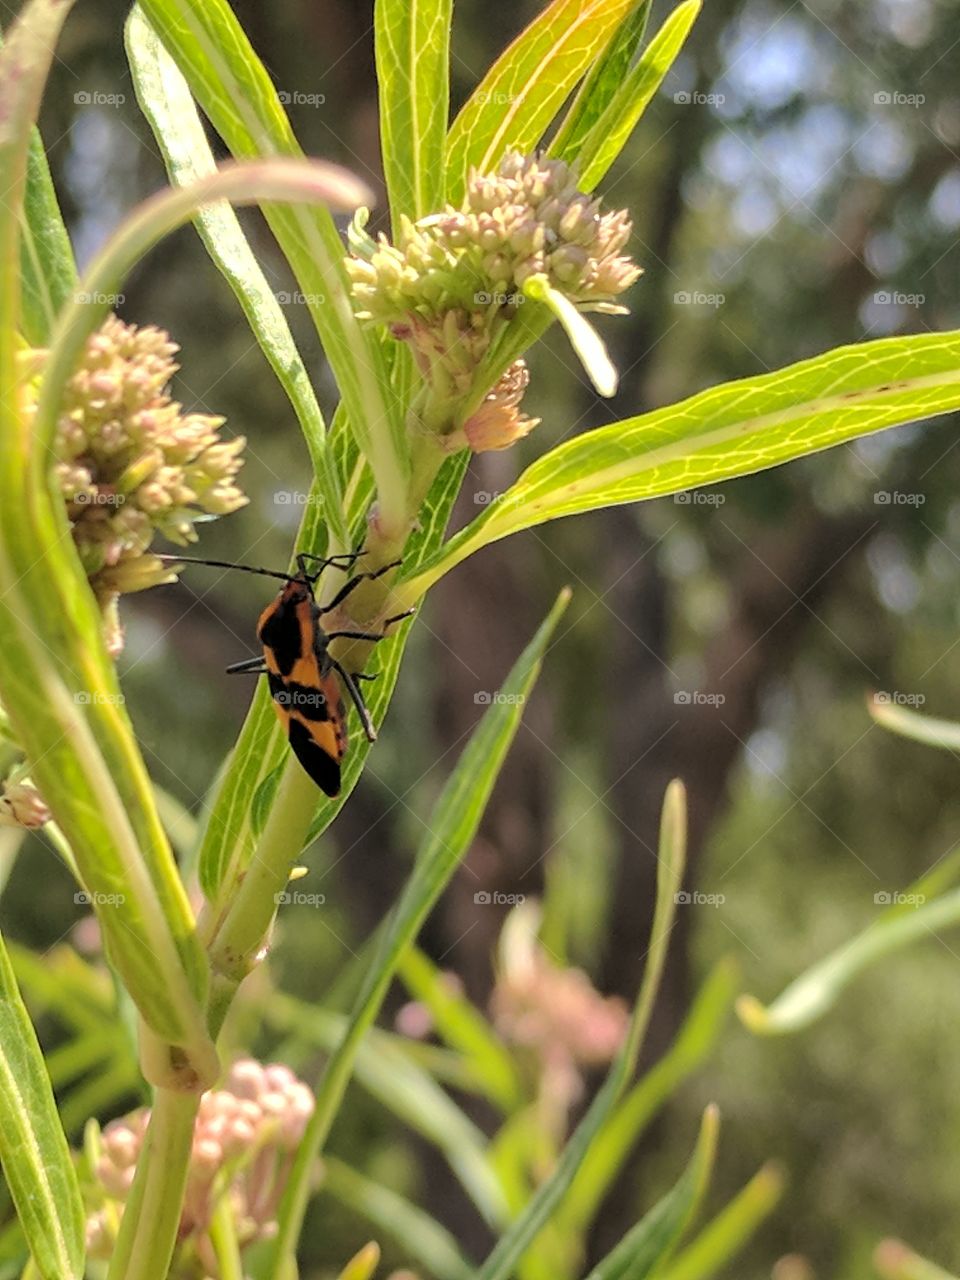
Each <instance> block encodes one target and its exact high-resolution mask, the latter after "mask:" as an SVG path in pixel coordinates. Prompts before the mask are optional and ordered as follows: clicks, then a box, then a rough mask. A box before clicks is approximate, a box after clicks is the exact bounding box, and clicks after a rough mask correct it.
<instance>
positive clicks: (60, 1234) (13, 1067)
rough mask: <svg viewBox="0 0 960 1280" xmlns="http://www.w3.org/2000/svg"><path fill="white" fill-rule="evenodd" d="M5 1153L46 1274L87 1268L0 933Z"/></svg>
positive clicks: (54, 1123) (64, 1159) (63, 1158)
mask: <svg viewBox="0 0 960 1280" xmlns="http://www.w3.org/2000/svg"><path fill="white" fill-rule="evenodd" d="M0 1160H2V1162H3V1173H4V1177H5V1178H6V1181H7V1186H8V1187H9V1188H10V1194H11V1195H12V1197H13V1202H14V1204H15V1205H16V1209H17V1217H18V1218H19V1220H20V1224H21V1226H22V1227H23V1230H24V1234H25V1235H26V1238H27V1242H28V1243H29V1246H30V1251H31V1253H32V1255H33V1260H34V1262H35V1264H36V1266H37V1268H38V1270H39V1272H40V1274H41V1275H42V1276H43V1277H44V1280H70V1278H71V1277H77V1278H79V1277H80V1276H81V1275H82V1274H83V1257H84V1230H85V1219H84V1212H83V1205H82V1203H81V1200H80V1188H79V1186H78V1184H77V1178H76V1174H75V1173H74V1169H73V1162H72V1160H71V1158H70V1151H69V1148H68V1147H67V1140H66V1138H65V1137H64V1133H63V1128H62V1126H61V1124H60V1117H59V1116H58V1115H57V1107H56V1103H55V1101H54V1098H53V1089H52V1088H51V1085H50V1078H49V1076H48V1075H47V1070H46V1067H45V1066H44V1062H43V1054H42V1052H41V1049H40V1045H39V1044H38V1043H37V1036H36V1032H35V1031H34V1029H33V1023H32V1022H31V1021H30V1018H29V1015H28V1014H27V1011H26V1008H25V1007H24V1004H23V1000H22V999H21V997H20V992H19V990H18V988H17V982H16V978H15V977H14V975H13V969H12V967H11V965H10V960H9V958H8V956H7V952H6V948H5V947H4V946H3V943H2V941H0Z"/></svg>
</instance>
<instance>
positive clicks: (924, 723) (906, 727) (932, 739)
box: [867, 693, 960, 751]
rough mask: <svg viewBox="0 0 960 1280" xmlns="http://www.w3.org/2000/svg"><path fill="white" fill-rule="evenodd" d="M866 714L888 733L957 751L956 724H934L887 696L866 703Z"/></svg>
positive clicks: (959, 734)
mask: <svg viewBox="0 0 960 1280" xmlns="http://www.w3.org/2000/svg"><path fill="white" fill-rule="evenodd" d="M867 710H868V711H869V712H870V714H871V716H873V718H874V720H876V722H877V724H879V725H882V726H883V728H884V729H889V730H890V731H891V732H892V733H899V734H900V735H901V736H902V737H904V738H912V739H913V741H914V742H923V743H926V745H927V746H929V747H943V748H944V750H946V751H960V724H958V723H957V721H956V720H938V719H936V718H935V717H934V716H922V715H919V714H918V713H917V712H916V711H910V710H909V709H908V708H907V707H903V706H900V705H899V704H897V703H895V702H892V701H891V700H890V695H889V694H885V693H875V694H874V695H873V697H872V698H871V699H870V700H869V702H868V703H867Z"/></svg>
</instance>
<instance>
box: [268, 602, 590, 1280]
mask: <svg viewBox="0 0 960 1280" xmlns="http://www.w3.org/2000/svg"><path fill="white" fill-rule="evenodd" d="M568 600H569V592H568V591H564V592H563V593H561V595H560V597H559V598H558V600H557V602H556V604H555V605H554V607H553V608H552V609H551V611H550V613H549V614H548V615H547V618H546V619H545V620H544V622H543V623H542V624H541V626H540V628H539V629H538V631H537V633H536V635H535V636H534V637H533V639H532V640H531V641H530V643H529V644H528V645H527V647H526V649H524V651H523V653H522V654H521V655H520V657H519V659H518V660H517V662H516V664H515V665H514V667H513V669H512V671H511V672H510V674H509V676H508V677H507V679H506V681H505V682H504V684H503V691H504V694H505V695H506V696H505V697H504V698H503V699H502V700H501V701H498V702H495V703H493V704H492V705H491V706H490V707H489V708H488V709H487V711H486V712H485V713H484V716H483V718H482V719H481V721H480V723H479V725H478V726H477V728H476V729H475V730H474V733H473V735H472V737H471V739H470V742H469V743H468V745H467V748H466V750H465V751H464V752H463V754H462V756H461V757H460V760H459V761H458V763H457V766H456V768H455V769H454V771H453V773H452V775H451V776H450V778H449V780H448V781H447V784H446V786H445V787H444V789H443V792H442V793H441V795H440V798H439V800H438V801H437V803H436V805H435V806H434V809H433V812H432V814H431V817H430V820H429V823H428V831H429V836H428V838H427V840H426V842H425V844H424V846H423V847H422V848H421V849H420V851H419V854H418V856H417V860H416V863H415V866H414V869H413V872H412V873H411V875H410V878H409V879H408V881H407V883H406V886H405V887H404V890H403V893H402V894H401V897H400V901H399V902H398V903H397V906H396V908H395V909H394V911H393V914H392V916H391V919H390V926H389V930H388V932H387V934H386V936H385V938H384V940H383V943H382V945H381V947H380V948H379V949H378V953H377V955H376V956H375V958H374V962H373V964H372V965H371V967H370V970H369V972H368V974H367V977H366V979H365V981H364V985H363V987H362V988H361V990H360V992H359V994H358V996H357V1000H356V1002H355V1005H354V1008H353V1012H352V1013H351V1016H350V1020H349V1025H348V1028H347V1031H346V1034H345V1035H344V1037H343V1039H342V1040H341V1042H340V1044H339V1045H338V1046H337V1048H336V1050H335V1051H334V1053H333V1054H332V1056H331V1058H330V1060H329V1062H328V1063H327V1067H326V1070H325V1071H324V1074H323V1077H322V1079H321V1081H320V1085H319V1087H318V1089H317V1105H316V1110H315V1111H314V1113H313V1116H312V1117H311V1120H310V1124H309V1127H308V1129H307V1132H306V1134H305V1136H304V1140H303V1142H302V1143H301V1145H300V1149H299V1151H298V1153H297V1159H296V1163H295V1165H294V1169H293V1172H292V1173H291V1176H290V1181H289V1183H288V1186H287V1190H286V1192H285V1193H284V1197H283V1201H282V1203H281V1208H280V1214H279V1224H280V1225H279V1231H278V1235H277V1239H276V1242H275V1245H274V1248H273V1250H272V1258H273V1266H272V1269H270V1270H268V1272H267V1274H268V1275H269V1276H270V1277H271V1280H280V1277H281V1276H282V1274H283V1272H282V1268H283V1266H284V1265H285V1259H286V1258H287V1257H288V1256H291V1255H292V1254H293V1251H294V1248H295V1245H296V1240H297V1236H298V1234H299V1231H300V1225H301V1223H302V1221H303V1214H304V1210H305V1208H306V1203H307V1199H308V1196H309V1192H310V1176H311V1168H312V1166H313V1162H314V1161H315V1159H316V1157H317V1153H318V1152H319V1151H320V1149H321V1147H322V1145H323V1143H324V1142H325V1140H326V1137H327V1134H328V1133H329V1131H330V1127H331V1125H332V1124H333V1121H334V1118H335V1116H336V1113H337V1109H338V1107H339V1105H340V1101H341V1099H342V1097H343V1094H344V1091H345V1090H346V1087H347V1084H348V1083H349V1080H350V1075H351V1073H352V1071H353V1066H354V1061H355V1059H356V1054H357V1050H358V1048H359V1046H360V1044H361V1043H362V1041H363V1037H364V1036H365V1035H366V1033H367V1031H368V1029H369V1028H370V1026H371V1025H372V1023H373V1021H374V1019H375V1018H376V1016H377V1013H378V1012H379V1009H380V1006H381V1004H382V1003H383V999H384V996H385V995H386V993H387V991H388V989H389V987H390V983H391V981H392V980H393V976H394V974H395V972H396V968H397V964H398V962H399V959H400V956H401V955H402V954H403V952H404V951H405V950H406V948H407V947H408V946H410V944H411V943H412V942H413V941H414V939H415V938H416V936H417V934H418V933H419V931H420V929H421V927H422V925H423V922H424V920H425V919H426V917H427V915H428V914H429V912H430V910H431V908H432V907H433V906H434V904H435V903H436V901H437V899H438V898H439V896H440V894H441V893H442V892H443V889H444V888H445V886H446V885H447V883H448V882H449V880H450V877H451V876H452V875H453V873H454V871H455V870H456V868H457V866H458V865H459V863H460V861H461V859H462V858H463V856H464V855H465V853H466V852H467V849H468V848H469V845H470V842H471V840H472V839H473V837H474V835H475V834H476V830H477V827H478V826H479V824H480V819H481V817H482V815H483V811H484V808H485V807H486V804H487V801H488V799H489V797H490V793H491V792H492V790H493V786H494V783H495V782H496V779H497V776H498V774H499V772H500V769H501V767H502V765H503V762H504V759H505V758H506V754H507V751H508V750H509V747H510V744H511V743H512V741H513V739H514V736H515V735H516V732H517V729H518V728H519V727H520V718H521V715H522V710H523V704H524V702H525V701H526V698H527V696H528V695H529V693H530V691H531V689H532V688H533V685H534V683H535V681H536V678H537V675H538V673H539V670H540V663H541V661H542V658H543V654H544V652H545V650H546V647H547V644H548V642H549V640H550V637H551V635H552V634H553V631H554V629H555V627H556V625H557V623H558V622H559V620H560V616H561V614H562V613H563V611H564V609H565V608H566V606H567V602H568Z"/></svg>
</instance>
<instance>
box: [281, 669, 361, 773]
mask: <svg viewBox="0 0 960 1280" xmlns="http://www.w3.org/2000/svg"><path fill="white" fill-rule="evenodd" d="M302 664H303V660H302V659H301V660H300V662H298V664H297V665H298V669H299V668H301V667H302ZM298 674H300V675H302V676H305V677H307V678H306V680H304V681H297V680H285V679H284V678H283V677H282V676H278V675H274V674H272V673H271V675H270V677H269V680H270V693H271V695H272V697H273V705H274V709H275V710H276V713H277V716H278V718H279V720H280V723H281V724H282V725H283V727H284V730H285V732H286V735H287V738H288V740H289V742H290V749H291V750H292V751H293V753H294V755H295V756H296V757H297V759H298V760H299V761H300V763H301V764H302V765H303V767H304V769H305V770H306V772H307V774H308V775H309V777H311V778H312V779H313V781H314V782H315V783H316V784H317V786H318V787H319V788H320V790H321V791H322V792H323V793H324V794H325V795H328V796H335V795H338V794H339V792H340V761H341V760H342V759H343V753H344V752H345V751H346V749H347V734H346V724H345V717H344V706H343V699H342V697H341V694H340V686H339V685H338V684H337V680H336V677H335V676H333V675H327V676H321V674H320V668H319V666H318V665H316V664H315V665H314V669H313V670H312V671H303V670H299V671H298Z"/></svg>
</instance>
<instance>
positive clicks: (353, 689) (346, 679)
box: [330, 658, 377, 742]
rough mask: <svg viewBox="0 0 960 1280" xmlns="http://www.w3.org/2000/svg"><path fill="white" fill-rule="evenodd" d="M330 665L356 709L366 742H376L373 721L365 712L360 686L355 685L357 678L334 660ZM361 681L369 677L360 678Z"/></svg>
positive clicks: (365, 706)
mask: <svg viewBox="0 0 960 1280" xmlns="http://www.w3.org/2000/svg"><path fill="white" fill-rule="evenodd" d="M330 665H331V667H333V669H334V671H336V673H337V674H338V675H339V677H340V679H341V680H342V681H343V685H344V688H345V689H346V691H347V693H349V695H350V699H351V701H352V702H353V705H354V706H355V707H356V708H357V715H358V716H359V717H360V723H361V725H362V726H363V732H364V734H365V736H366V739H367V741H368V742H376V740H377V731H376V729H374V727H373V721H372V720H371V719H370V712H369V711H368V710H367V704H366V703H365V702H364V700H363V694H362V693H361V692H360V686H359V685H358V684H357V683H356V681H357V677H356V676H352V675H351V674H350V672H349V671H347V669H346V668H345V667H343V666H341V665H340V663H339V662H337V660H336V658H331V659H330ZM360 678H361V679H364V678H367V679H369V677H363V676H361V677H360Z"/></svg>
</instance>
